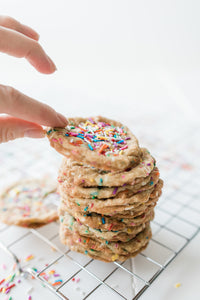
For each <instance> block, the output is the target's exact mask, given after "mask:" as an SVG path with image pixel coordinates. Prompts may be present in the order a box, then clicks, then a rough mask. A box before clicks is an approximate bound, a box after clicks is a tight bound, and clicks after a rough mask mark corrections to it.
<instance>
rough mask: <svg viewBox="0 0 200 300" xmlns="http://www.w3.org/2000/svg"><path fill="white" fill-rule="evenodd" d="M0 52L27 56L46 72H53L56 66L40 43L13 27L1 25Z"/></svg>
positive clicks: (38, 68) (33, 64)
mask: <svg viewBox="0 0 200 300" xmlns="http://www.w3.org/2000/svg"><path fill="white" fill-rule="evenodd" d="M0 52H3V53H7V54H9V55H12V56H15V57H20V58H22V57H24V58H26V59H27V60H28V61H29V62H30V64H31V65H32V66H34V67H35V68H36V69H37V70H38V71H39V72H41V73H44V74H50V73H53V72H54V71H55V70H56V66H55V64H54V63H53V61H52V60H51V59H50V57H49V56H48V55H47V54H46V53H45V51H44V50H43V48H42V47H41V46H40V44H39V43H38V42H37V41H35V40H33V39H31V38H29V37H27V36H25V35H23V34H21V33H19V32H17V31H14V30H11V29H7V28H3V27H1V26H0Z"/></svg>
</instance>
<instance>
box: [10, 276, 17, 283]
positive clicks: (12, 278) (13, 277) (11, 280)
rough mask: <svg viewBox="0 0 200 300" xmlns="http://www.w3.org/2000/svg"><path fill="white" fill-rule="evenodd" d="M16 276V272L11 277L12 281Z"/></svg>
mask: <svg viewBox="0 0 200 300" xmlns="http://www.w3.org/2000/svg"><path fill="white" fill-rule="evenodd" d="M15 276H16V274H13V275H12V277H11V279H10V282H13V280H14V279H15Z"/></svg>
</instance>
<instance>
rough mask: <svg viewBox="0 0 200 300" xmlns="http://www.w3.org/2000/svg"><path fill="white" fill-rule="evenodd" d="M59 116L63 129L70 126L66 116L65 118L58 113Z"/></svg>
mask: <svg viewBox="0 0 200 300" xmlns="http://www.w3.org/2000/svg"><path fill="white" fill-rule="evenodd" d="M57 116H58V120H59V121H60V123H61V124H62V127H65V126H66V125H67V124H68V120H67V118H65V116H63V115H62V114H60V113H57Z"/></svg>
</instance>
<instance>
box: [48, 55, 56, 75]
mask: <svg viewBox="0 0 200 300" xmlns="http://www.w3.org/2000/svg"><path fill="white" fill-rule="evenodd" d="M47 59H48V61H49V64H50V67H51V70H52V71H56V70H57V68H56V65H55V64H54V62H53V60H52V59H51V58H50V57H49V56H48V55H47Z"/></svg>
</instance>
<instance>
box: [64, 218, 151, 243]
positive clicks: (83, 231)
mask: <svg viewBox="0 0 200 300" xmlns="http://www.w3.org/2000/svg"><path fill="white" fill-rule="evenodd" d="M61 217H62V216H61ZM62 220H63V221H62V226H64V227H66V229H67V230H71V231H72V232H73V233H74V232H77V233H78V234H80V235H81V236H85V237H86V238H88V237H89V238H93V239H95V240H96V239H101V240H106V241H121V242H128V241H129V240H131V239H132V238H134V237H135V236H136V234H138V233H139V232H141V231H142V230H144V228H145V227H146V226H149V222H147V223H142V224H140V225H138V226H134V227H133V226H131V227H126V228H124V229H123V230H121V231H113V230H110V231H109V230H98V229H95V228H92V227H89V226H86V225H83V224H81V223H80V222H78V221H77V220H76V219H75V218H74V217H72V216H71V215H70V214H67V213H66V214H65V215H64V216H63V219H62Z"/></svg>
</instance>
